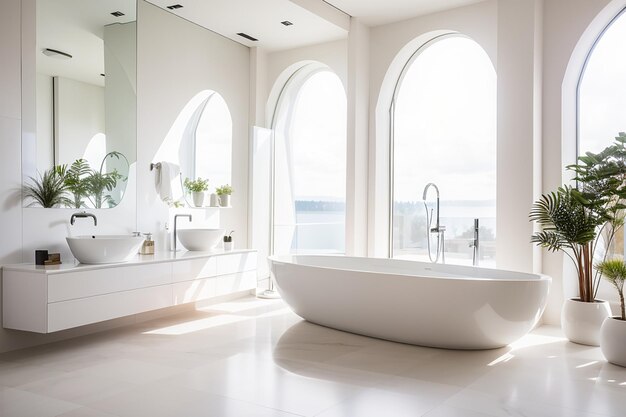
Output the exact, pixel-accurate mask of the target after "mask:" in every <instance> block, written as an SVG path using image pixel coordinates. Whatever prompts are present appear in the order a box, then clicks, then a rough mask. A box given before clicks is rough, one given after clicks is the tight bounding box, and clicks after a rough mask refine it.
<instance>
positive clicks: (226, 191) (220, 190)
mask: <svg viewBox="0 0 626 417" xmlns="http://www.w3.org/2000/svg"><path fill="white" fill-rule="evenodd" d="M232 193H233V187H231V186H230V185H228V184H225V185H222V186H221V187H217V188H216V189H215V194H217V195H231V194H232Z"/></svg>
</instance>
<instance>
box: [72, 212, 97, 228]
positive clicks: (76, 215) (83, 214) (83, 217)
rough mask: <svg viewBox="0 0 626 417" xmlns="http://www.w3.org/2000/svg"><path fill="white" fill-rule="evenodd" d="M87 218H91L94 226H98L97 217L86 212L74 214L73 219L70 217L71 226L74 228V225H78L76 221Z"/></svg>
mask: <svg viewBox="0 0 626 417" xmlns="http://www.w3.org/2000/svg"><path fill="white" fill-rule="evenodd" d="M87 217H91V218H92V219H93V225H94V226H97V225H98V219H97V218H96V215H95V214H91V213H87V212H86V211H82V212H80V213H74V214H72V217H70V224H71V225H72V226H74V223H76V219H86V218H87Z"/></svg>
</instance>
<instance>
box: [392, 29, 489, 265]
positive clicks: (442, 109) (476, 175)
mask: <svg viewBox="0 0 626 417" xmlns="http://www.w3.org/2000/svg"><path fill="white" fill-rule="evenodd" d="M391 117H392V135H391V136H392V137H391V141H392V142H391V143H392V154H391V157H392V163H391V167H392V170H391V171H392V172H391V183H392V197H393V198H392V204H393V207H392V213H393V214H392V216H393V218H392V227H391V235H392V236H391V241H392V256H393V257H397V258H409V259H419V260H427V259H428V253H427V251H428V237H429V234H428V232H427V219H426V212H427V211H428V212H429V213H430V211H431V210H432V209H434V202H435V194H434V192H433V193H432V194H430V192H432V190H431V191H430V192H429V194H428V197H427V200H428V209H425V205H424V201H423V199H422V193H423V190H424V187H425V186H426V185H427V184H428V183H431V182H432V183H435V184H436V185H437V186H438V188H439V191H440V193H441V201H440V210H441V211H440V217H441V219H440V222H441V225H444V226H445V227H446V230H445V258H446V262H447V263H457V264H468V263H471V262H472V250H473V249H472V248H471V247H470V242H471V241H472V240H473V229H474V218H478V219H479V221H480V252H479V257H480V265H482V266H485V265H495V234H496V230H495V228H496V218H495V217H496V210H495V208H496V73H495V70H494V68H493V65H492V63H491V60H490V59H489V57H488V56H487V54H486V53H485V51H484V50H483V49H482V47H481V46H480V45H478V44H477V43H476V42H474V41H473V40H471V39H469V38H466V37H463V36H459V35H444V36H440V37H437V38H435V39H433V40H431V41H430V42H428V43H427V44H425V45H423V46H422V47H421V48H419V50H417V51H416V52H415V54H414V55H413V56H412V58H411V59H410V60H409V62H408V63H407V65H406V66H405V69H404V70H403V72H402V75H401V77H400V80H399V81H398V84H397V86H396V90H395V94H394V98H393V103H392V107H391ZM433 226H434V225H433Z"/></svg>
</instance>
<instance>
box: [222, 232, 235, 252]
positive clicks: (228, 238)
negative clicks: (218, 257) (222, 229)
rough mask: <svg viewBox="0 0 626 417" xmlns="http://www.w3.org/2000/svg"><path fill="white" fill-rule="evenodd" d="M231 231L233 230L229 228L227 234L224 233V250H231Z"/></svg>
mask: <svg viewBox="0 0 626 417" xmlns="http://www.w3.org/2000/svg"><path fill="white" fill-rule="evenodd" d="M233 233H235V231H234V230H231V231H230V233H229V234H227V235H224V250H226V251H230V250H233Z"/></svg>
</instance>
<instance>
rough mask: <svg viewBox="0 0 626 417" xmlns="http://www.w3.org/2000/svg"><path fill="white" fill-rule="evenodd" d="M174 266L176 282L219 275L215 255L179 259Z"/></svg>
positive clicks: (173, 271)
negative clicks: (184, 259)
mask: <svg viewBox="0 0 626 417" xmlns="http://www.w3.org/2000/svg"><path fill="white" fill-rule="evenodd" d="M172 268H173V270H172V277H173V280H174V282H182V281H191V280H195V279H202V278H210V277H214V276H216V275H217V261H216V259H215V257H211V258H208V259H207V258H204V259H190V260H187V261H177V262H174V264H173V267H172Z"/></svg>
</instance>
